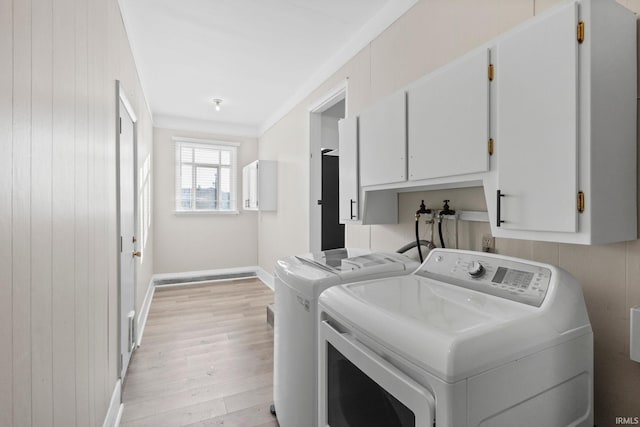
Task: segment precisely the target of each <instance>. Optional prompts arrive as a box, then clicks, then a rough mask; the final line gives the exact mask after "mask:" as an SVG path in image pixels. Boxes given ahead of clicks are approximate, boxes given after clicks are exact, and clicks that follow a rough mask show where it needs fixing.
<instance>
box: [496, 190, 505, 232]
mask: <svg viewBox="0 0 640 427" xmlns="http://www.w3.org/2000/svg"><path fill="white" fill-rule="evenodd" d="M496 194H497V197H496V204H497V206H496V227H500V224H502V223H503V222H504V221H503V220H502V219H501V216H502V215H501V213H500V206H501V203H500V202H501V201H502V198H503V197H504V194H502V192H501V191H500V190H498V192H497V193H496Z"/></svg>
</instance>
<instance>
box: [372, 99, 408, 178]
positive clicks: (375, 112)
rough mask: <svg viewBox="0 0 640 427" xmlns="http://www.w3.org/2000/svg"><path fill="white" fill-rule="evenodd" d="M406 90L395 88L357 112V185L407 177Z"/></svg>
mask: <svg viewBox="0 0 640 427" xmlns="http://www.w3.org/2000/svg"><path fill="white" fill-rule="evenodd" d="M406 100H407V98H406V93H405V91H404V90H402V91H399V92H396V93H394V94H392V95H390V96H388V97H387V98H385V99H383V100H382V101H380V102H378V103H377V104H374V105H373V106H371V107H369V108H368V109H366V110H364V111H363V112H362V113H361V114H360V185H362V186H363V187H365V186H368V185H379V184H392V183H397V182H403V181H406V179H407V115H406V112H407V109H406Z"/></svg>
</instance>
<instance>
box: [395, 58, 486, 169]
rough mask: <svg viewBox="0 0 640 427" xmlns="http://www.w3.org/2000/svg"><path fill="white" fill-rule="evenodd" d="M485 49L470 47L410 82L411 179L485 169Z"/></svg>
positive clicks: (409, 136)
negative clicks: (463, 54) (440, 66)
mask: <svg viewBox="0 0 640 427" xmlns="http://www.w3.org/2000/svg"><path fill="white" fill-rule="evenodd" d="M489 54H490V51H489V49H487V48H482V49H479V50H477V51H474V52H472V53H470V54H468V55H466V56H464V57H462V58H461V59H459V60H457V61H455V62H453V63H451V64H449V65H447V66H445V67H443V68H441V69H439V70H437V71H435V72H433V73H431V74H428V75H427V76H425V77H423V78H421V79H420V80H418V81H417V82H415V83H414V84H412V85H411V86H410V87H409V89H408V91H407V96H408V112H407V114H408V132H409V135H408V139H409V142H408V146H409V179H410V180H412V181H415V180H422V179H430V178H440V177H446V176H452V175H462V174H469V173H478V172H486V171H487V170H489V152H488V149H487V145H488V140H489V64H490V61H489Z"/></svg>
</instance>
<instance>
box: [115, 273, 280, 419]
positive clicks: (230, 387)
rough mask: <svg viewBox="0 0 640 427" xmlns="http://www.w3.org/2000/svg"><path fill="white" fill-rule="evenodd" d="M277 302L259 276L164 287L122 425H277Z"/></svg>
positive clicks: (132, 372)
mask: <svg viewBox="0 0 640 427" xmlns="http://www.w3.org/2000/svg"><path fill="white" fill-rule="evenodd" d="M271 302H273V292H272V291H271V290H270V289H269V288H268V287H266V286H265V285H264V284H263V283H262V282H260V281H259V280H257V279H246V280H236V281H228V282H216V283H208V284H199V285H197V286H181V287H173V288H165V289H163V288H157V289H156V292H155V296H154V298H153V302H152V303H151V308H150V310H149V317H148V319H147V324H146V327H145V331H144V336H143V339H142V345H141V346H140V348H138V349H137V350H136V352H135V353H134V355H133V358H132V360H131V364H130V365H129V371H128V373H127V378H126V381H125V385H124V390H123V401H124V412H123V416H122V422H121V426H123V427H128V426H187V425H188V426H225V427H231V426H246V427H249V426H261V427H262V426H264V427H266V426H278V423H277V421H276V419H275V417H274V416H272V415H271V414H270V413H269V405H270V404H271V403H272V401H273V391H272V390H273V329H272V328H271V327H270V326H269V325H268V324H267V321H266V306H267V305H268V304H270V303H271Z"/></svg>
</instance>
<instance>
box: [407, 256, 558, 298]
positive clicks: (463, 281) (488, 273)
mask: <svg viewBox="0 0 640 427" xmlns="http://www.w3.org/2000/svg"><path fill="white" fill-rule="evenodd" d="M415 274H417V275H419V276H422V277H427V278H431V279H435V280H439V281H442V282H446V283H450V284H452V285H456V286H461V287H464V288H468V289H473V290H475V291H478V292H483V293H486V294H490V295H495V296H498V297H501V298H506V299H509V300H512V301H517V302H521V303H524V304H528V305H532V306H534V307H540V305H542V302H543V301H544V299H545V297H546V295H547V291H548V289H549V284H550V283H551V270H549V269H548V268H544V267H540V266H537V265H532V264H527V263H523V262H517V261H512V260H509V259H501V258H499V257H490V256H484V255H483V254H482V253H480V252H478V253H477V254H475V253H459V252H453V251H452V252H444V251H437V250H434V251H432V253H431V254H430V255H429V258H428V259H427V260H426V261H425V262H424V263H423V264H422V265H421V266H420V269H418V271H416V273H415Z"/></svg>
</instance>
